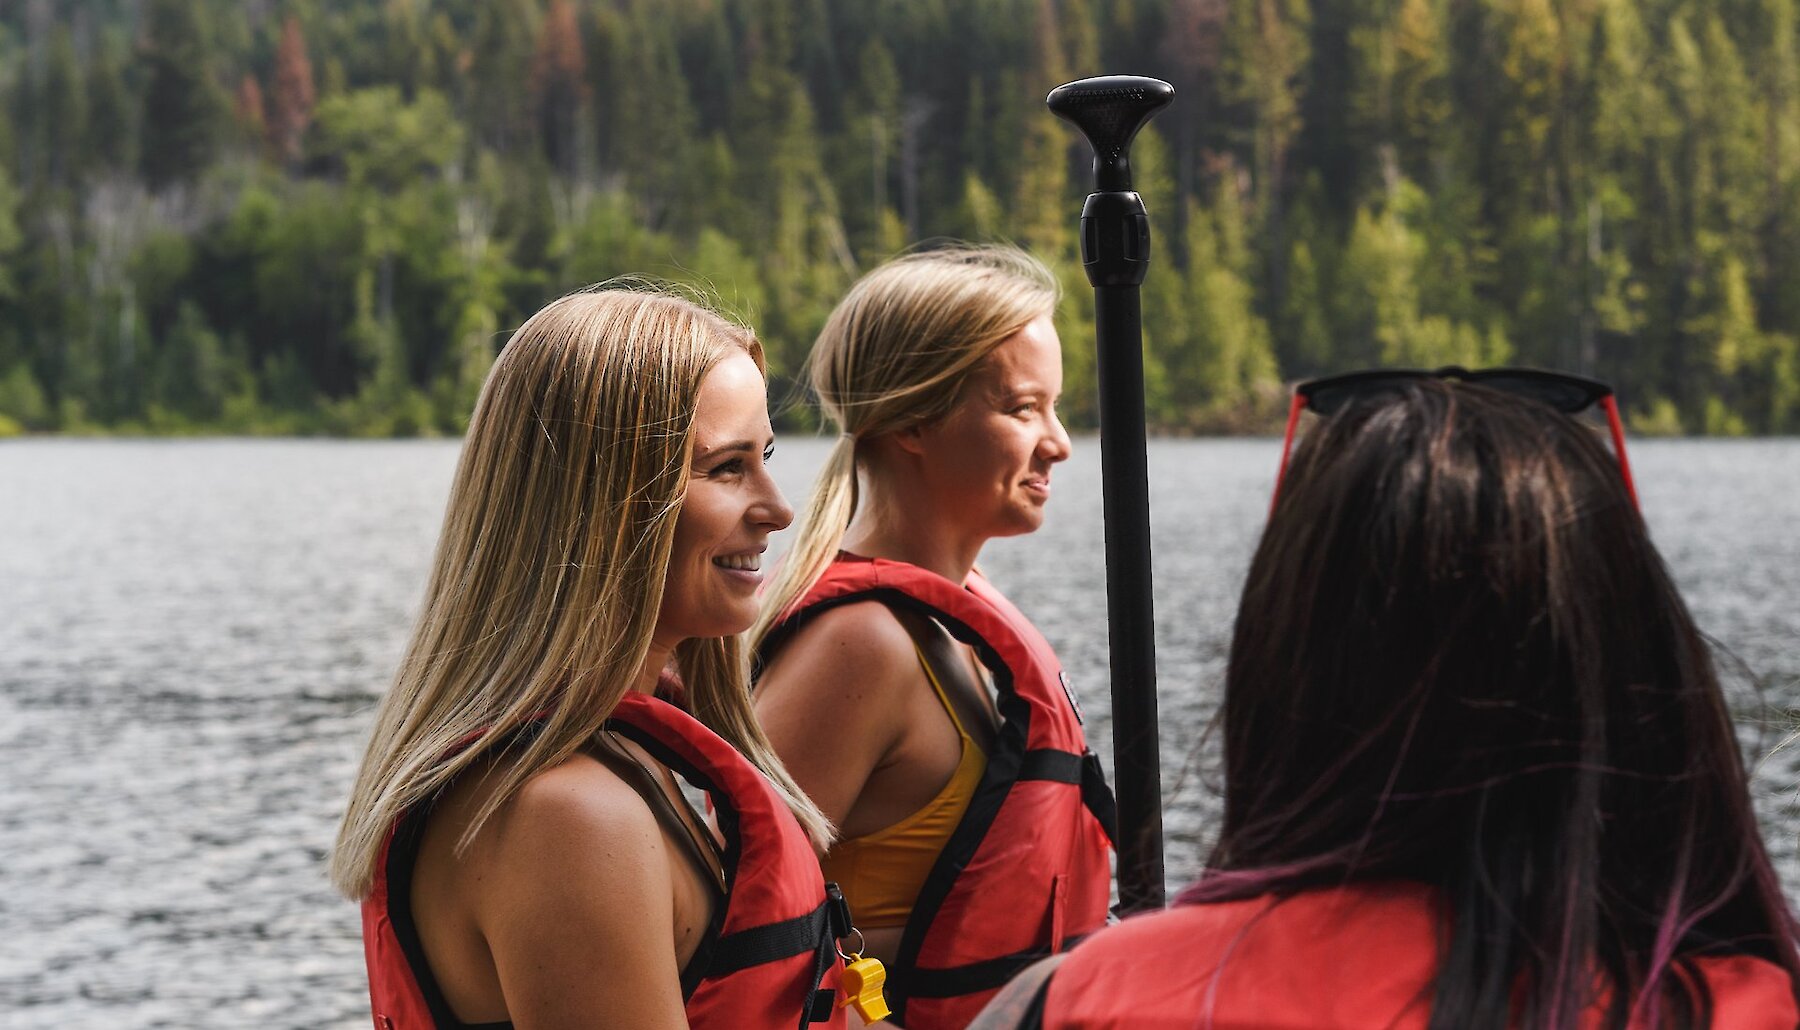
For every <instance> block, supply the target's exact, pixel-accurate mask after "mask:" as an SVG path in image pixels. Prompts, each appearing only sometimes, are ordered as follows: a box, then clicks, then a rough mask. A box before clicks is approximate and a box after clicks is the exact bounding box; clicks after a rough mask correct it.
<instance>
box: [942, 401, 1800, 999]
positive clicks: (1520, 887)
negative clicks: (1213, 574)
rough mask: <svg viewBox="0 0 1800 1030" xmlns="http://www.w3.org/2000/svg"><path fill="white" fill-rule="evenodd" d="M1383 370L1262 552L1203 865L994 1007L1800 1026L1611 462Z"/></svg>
mask: <svg viewBox="0 0 1800 1030" xmlns="http://www.w3.org/2000/svg"><path fill="white" fill-rule="evenodd" d="M1501 385H1509V384H1505V383H1496V386H1501ZM1361 386H1362V387H1363V388H1361V389H1358V390H1354V391H1351V394H1352V395H1351V396H1348V397H1347V398H1340V399H1339V400H1340V401H1341V403H1334V405H1332V408H1333V410H1332V411H1331V413H1330V414H1328V415H1327V416H1326V417H1323V418H1321V419H1320V421H1319V423H1318V424H1317V426H1316V427H1315V428H1314V429H1313V431H1312V432H1311V433H1309V435H1308V436H1307V437H1306V439H1305V440H1303V441H1302V443H1301V444H1300V446H1299V448H1298V449H1297V452H1296V454H1295V460H1294V462H1293V466H1292V468H1291V470H1290V471H1289V473H1288V475H1287V476H1286V482H1285V483H1283V484H1282V485H1281V493H1280V495H1279V500H1278V502H1277V504H1276V507H1275V510H1274V512H1273V515H1272V517H1271V519H1270V522H1269V526H1268V528H1267V530H1266V531H1265V533H1264V535H1263V539H1262V542H1261V545H1260V546H1259V547H1258V549H1257V552H1256V556H1255V558H1254V560H1253V562H1252V564H1251V567H1250V573H1249V579H1248V582H1247V584H1246V586H1245V589H1244V595H1243V601H1242V605H1241V607H1240V608H1239V612H1238V621H1237V627H1236V631H1235V636H1234V639H1233V641H1232V649H1231V659H1230V663H1229V668H1228V671H1227V674H1226V684H1225V697H1224V706H1223V711H1222V721H1223V727H1224V750H1225V754H1224V761H1225V813H1224V824H1223V827H1222V829H1221V833H1220V837H1219V841H1218V844H1217V846H1216V848H1215V850H1214V851H1213V853H1212V855H1211V857H1210V859H1209V861H1208V864H1207V871H1206V872H1205V873H1204V874H1203V875H1202V877H1201V879H1200V881H1199V882H1198V883H1197V884H1195V885H1194V886H1193V887H1191V888H1189V889H1188V890H1187V891H1186V892H1185V893H1184V894H1183V895H1182V896H1181V897H1180V898H1179V900H1178V901H1177V903H1176V905H1175V907H1173V908H1172V909H1170V910H1169V911H1166V912H1161V913H1157V914H1154V915H1149V916H1145V917H1142V918H1138V919H1131V920H1127V921H1126V922H1125V923H1124V924H1122V925H1120V926H1118V927H1115V928H1113V929H1110V930H1107V931H1103V932H1102V933H1100V934H1098V935H1096V936H1095V937H1093V938H1092V939H1090V940H1089V941H1088V942H1086V943H1084V944H1082V945H1081V946H1080V947H1078V948H1076V949H1075V950H1074V951H1073V952H1071V953H1070V954H1069V955H1068V956H1067V958H1066V961H1063V962H1062V963H1061V964H1060V966H1054V967H1052V966H1050V965H1049V964H1048V963H1046V964H1042V965H1040V966H1038V967H1034V968H1033V970H1030V971H1028V972H1027V973H1026V974H1025V975H1023V976H1022V977H1021V978H1020V979H1019V980H1017V981H1015V983H1014V984H1013V985H1012V986H1011V987H1009V988H1008V990H1007V992H1006V993H1004V994H1003V995H1002V996H1001V997H1000V998H998V999H996V1001H995V1003H994V1004H993V1005H992V1006H990V1008H989V1010H988V1011H987V1012H986V1013H984V1015H983V1017H982V1019H981V1020H978V1021H977V1023H976V1026H977V1027H1012V1026H1030V1027H1044V1028H1069V1027H1081V1028H1084V1030H1092V1028H1103V1027H1125V1026H1131V1027H1145V1026H1152V1027H1161V1026H1183V1027H1187V1026H1200V1027H1218V1028H1231V1027H1252V1026H1256V1027H1268V1026H1284V1027H1288V1026H1306V1027H1398V1028H1409V1027H1419V1028H1425V1027H1429V1028H1434V1030H1436V1028H1451V1027H1457V1028H1495V1030H1499V1028H1503V1027H1534V1028H1535V1027H1569V1028H1574V1027H1584V1028H1585V1027H1607V1028H1616V1027H1652V1026H1657V1027H1660V1026H1687V1027H1699V1026H1716V1027H1733V1028H1746V1027H1758V1028H1760V1027H1769V1028H1776V1027H1781V1028H1793V1027H1794V1026H1795V1025H1796V1024H1797V1023H1800V1012H1797V1010H1796V1005H1795V991H1796V982H1797V980H1800V960H1797V959H1796V953H1795V937H1796V933H1795V924H1794V920H1793V917H1792V916H1791V914H1790V913H1789V911H1788V909H1787V906H1786V904H1785V902H1784V900H1783V898H1782V895H1781V891H1780V888H1779V886H1778V884H1777V882H1776V877H1775V874H1774V872H1773V871H1772V869H1771V867H1770V864H1769V859H1768V855H1767V854H1766V852H1765V850H1764V848H1763V844H1762V841H1761V840H1760V838H1759V837H1758V835H1757V828H1756V822H1755V819H1754V816H1753V814H1752V812H1751V805H1750V796H1749V791H1748V788H1747V785H1746V780H1745V774H1744V770H1743V766H1742V760H1741V757H1740V755H1739V753H1738V747H1737V742H1736V739H1735V737H1734V736H1733V732H1732V724H1731V719H1730V715H1729V712H1728V711H1727V708H1726V705H1725V701H1724V698H1723V696H1722V694H1721V691H1720V688H1719V684H1718V681H1717V679H1716V677H1715V674H1714V672H1713V669H1712V666H1711V664H1710V660H1709V657H1708V652H1707V647H1706V645H1705V643H1704V642H1703V640H1702V638H1701V636H1700V634H1699V632H1698V631H1697V630H1696V629H1695V627H1694V623H1693V620H1692V619H1691V618H1690V616H1689V615H1688V612H1687V609H1686V607H1685V606H1684V605H1683V603H1682V600H1681V598H1680V596H1679V595H1678V594H1677V593H1676V590H1675V587H1674V584H1673V583H1672V582H1671V581H1670V578H1669V574H1668V571H1667V570H1666V569H1665V568H1664V566H1663V563H1662V560H1661V559H1660V557H1658V555H1657V552H1656V550H1655V548H1654V547H1653V546H1652V545H1651V543H1650V540H1649V538H1648V536H1647V535H1646V533H1645V527H1644V523H1643V521H1642V519H1641V518H1640V517H1639V515H1638V512H1637V510H1636V508H1635V505H1634V503H1633V500H1632V496H1631V493H1630V491H1629V488H1628V485H1627V483H1628V481H1627V479H1626V478H1625V476H1623V475H1622V474H1621V473H1622V471H1623V470H1622V467H1621V463H1620V460H1619V459H1618V458H1616V457H1615V456H1614V454H1613V453H1611V452H1609V451H1608V450H1607V448H1606V447H1605V446H1604V445H1603V444H1602V443H1601V442H1600V441H1599V440H1598V439H1597V437H1596V435H1595V434H1594V433H1592V432H1591V431H1590V430H1589V429H1588V428H1586V427H1585V426H1583V425H1582V424H1581V423H1580V422H1578V421H1576V420H1575V419H1574V418H1572V417H1570V416H1569V415H1566V414H1563V413H1560V412H1558V411H1556V410H1553V409H1552V408H1551V407H1549V406H1547V405H1546V404H1543V403H1539V402H1538V401H1536V400H1529V399H1525V398H1524V397H1521V396H1518V395H1516V394H1514V393H1511V392H1507V391H1505V390H1502V389H1498V388H1494V387H1489V386H1483V385H1477V384H1473V383H1469V382H1450V381H1446V380H1441V379H1438V378H1434V377H1431V376H1414V377H1411V378H1403V379H1396V380H1394V381H1390V382H1386V383H1379V382H1378V383H1373V384H1371V383H1367V382H1364V383H1362V384H1361Z"/></svg>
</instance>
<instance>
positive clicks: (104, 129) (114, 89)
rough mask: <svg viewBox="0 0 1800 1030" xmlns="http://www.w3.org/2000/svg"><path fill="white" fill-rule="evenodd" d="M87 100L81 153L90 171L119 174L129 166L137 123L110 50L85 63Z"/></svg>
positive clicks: (123, 81) (117, 65)
mask: <svg viewBox="0 0 1800 1030" xmlns="http://www.w3.org/2000/svg"><path fill="white" fill-rule="evenodd" d="M87 97H88V118H87V126H86V130H87V137H86V139H85V140H84V141H83V144H82V148H81V150H82V153H83V154H85V155H86V157H87V161H88V164H89V166H90V167H91V168H92V169H94V170H97V171H101V172H105V173H112V172H123V171H125V170H126V169H128V168H130V167H131V165H132V140H133V139H134V138H135V137H136V134H137V128H138V120H137V117H136V113H135V112H134V111H133V105H132V102H131V95H130V94H129V93H127V92H126V90H125V79H124V77H123V76H122V75H121V74H120V71H119V62H118V60H117V59H116V58H115V57H114V56H113V54H112V52H111V51H110V50H102V51H101V52H99V53H97V54H95V55H94V57H93V59H92V60H90V61H89V62H88V71H87Z"/></svg>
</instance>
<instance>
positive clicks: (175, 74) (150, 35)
mask: <svg viewBox="0 0 1800 1030" xmlns="http://www.w3.org/2000/svg"><path fill="white" fill-rule="evenodd" d="M204 10H205V8H204V7H203V5H202V4H201V3H200V0H149V3H148V6H147V8H146V10H145V12H144V25H145V30H144V41H145V42H144V46H143V50H142V53H141V55H140V57H141V60H142V63H143V66H144V71H145V79H146V82H145V86H144V94H143V96H144V107H143V116H142V119H143V120H142V124H143V128H144V132H143V139H144V140H145V141H146V145H145V146H144V147H143V149H142V152H141V153H140V154H139V155H138V168H139V170H140V171H141V172H142V173H143V176H144V179H145V180H146V181H147V182H148V183H149V184H150V186H151V188H152V189H159V190H160V189H165V188H167V187H169V186H171V185H174V184H176V183H181V182H186V181H188V180H190V179H192V178H193V177H195V176H196V175H198V174H199V173H200V172H201V171H202V170H203V169H204V168H206V166H207V165H208V164H210V163H211V162H212V159H213V155H214V153H215V152H216V151H217V149H218V143H219V136H220V132H221V129H222V126H223V124H224V116H225V110H226V107H225V101H224V96H223V94H222V92H221V91H220V89H219V86H218V83H217V82H215V81H214V79H213V73H212V52H211V47H210V43H209V38H208V35H207V31H206V22H205V15H204Z"/></svg>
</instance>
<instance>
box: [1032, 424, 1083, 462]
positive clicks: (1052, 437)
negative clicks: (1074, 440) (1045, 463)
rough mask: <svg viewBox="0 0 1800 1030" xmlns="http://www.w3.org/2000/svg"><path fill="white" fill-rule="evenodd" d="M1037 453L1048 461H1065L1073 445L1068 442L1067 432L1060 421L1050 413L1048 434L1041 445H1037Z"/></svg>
mask: <svg viewBox="0 0 1800 1030" xmlns="http://www.w3.org/2000/svg"><path fill="white" fill-rule="evenodd" d="M1038 449H1039V452H1040V453H1041V454H1043V456H1044V457H1045V458H1046V459H1047V460H1049V461H1065V460H1067V459H1068V457H1069V454H1070V452H1071V451H1073V450H1074V445H1073V444H1071V443H1070V442H1069V431H1068V430H1067V429H1064V428H1063V424H1062V419H1060V418H1057V417H1056V413H1055V412H1051V413H1050V425H1049V432H1047V433H1045V434H1044V440H1043V443H1041V444H1039V445H1038Z"/></svg>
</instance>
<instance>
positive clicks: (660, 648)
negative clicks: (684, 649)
mask: <svg viewBox="0 0 1800 1030" xmlns="http://www.w3.org/2000/svg"><path fill="white" fill-rule="evenodd" d="M674 653H675V647H674V645H672V644H663V643H659V642H657V641H655V640H652V641H651V642H650V652H649V653H648V654H646V655H645V656H644V664H643V666H642V667H641V668H639V669H638V674H637V679H636V680H634V681H632V684H631V689H632V690H635V691H637V692H638V693H640V694H649V695H651V696H652V697H654V696H655V695H656V678H657V677H658V676H661V675H662V671H663V669H664V668H665V667H667V666H668V664H669V656H670V655H671V654H674Z"/></svg>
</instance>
